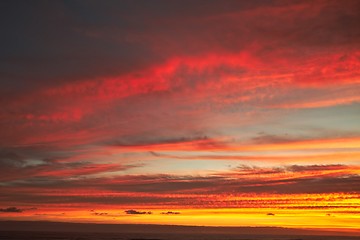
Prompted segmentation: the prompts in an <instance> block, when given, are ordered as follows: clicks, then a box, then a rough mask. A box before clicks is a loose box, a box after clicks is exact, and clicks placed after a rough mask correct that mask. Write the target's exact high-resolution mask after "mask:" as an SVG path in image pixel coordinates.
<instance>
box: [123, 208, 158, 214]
mask: <svg viewBox="0 0 360 240" xmlns="http://www.w3.org/2000/svg"><path fill="white" fill-rule="evenodd" d="M124 212H125V213H126V214H134V215H137V214H152V212H150V211H149V212H141V211H136V210H133V209H130V210H125V211H124Z"/></svg>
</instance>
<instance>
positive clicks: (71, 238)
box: [0, 231, 360, 240]
mask: <svg viewBox="0 0 360 240" xmlns="http://www.w3.org/2000/svg"><path fill="white" fill-rule="evenodd" d="M237 239H238V240H360V237H342V236H274V235H224V234H221V235H220V234H140V233H139V234H136V233H131V234H126V233H76V232H71V233H70V232H69V233H64V232H6V231H2V232H0V240H237Z"/></svg>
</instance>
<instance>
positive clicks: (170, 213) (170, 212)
mask: <svg viewBox="0 0 360 240" xmlns="http://www.w3.org/2000/svg"><path fill="white" fill-rule="evenodd" d="M161 214H163V215H178V214H181V213H180V212H173V211H168V212H162V213H161Z"/></svg>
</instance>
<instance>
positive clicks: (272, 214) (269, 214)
mask: <svg viewBox="0 0 360 240" xmlns="http://www.w3.org/2000/svg"><path fill="white" fill-rule="evenodd" d="M266 215H267V216H275V214H274V213H267V214H266Z"/></svg>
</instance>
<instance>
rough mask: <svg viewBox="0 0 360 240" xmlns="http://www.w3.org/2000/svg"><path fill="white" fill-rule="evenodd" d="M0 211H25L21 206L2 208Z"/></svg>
mask: <svg viewBox="0 0 360 240" xmlns="http://www.w3.org/2000/svg"><path fill="white" fill-rule="evenodd" d="M0 212H6V213H21V212H23V209H20V208H17V207H8V208H0Z"/></svg>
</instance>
